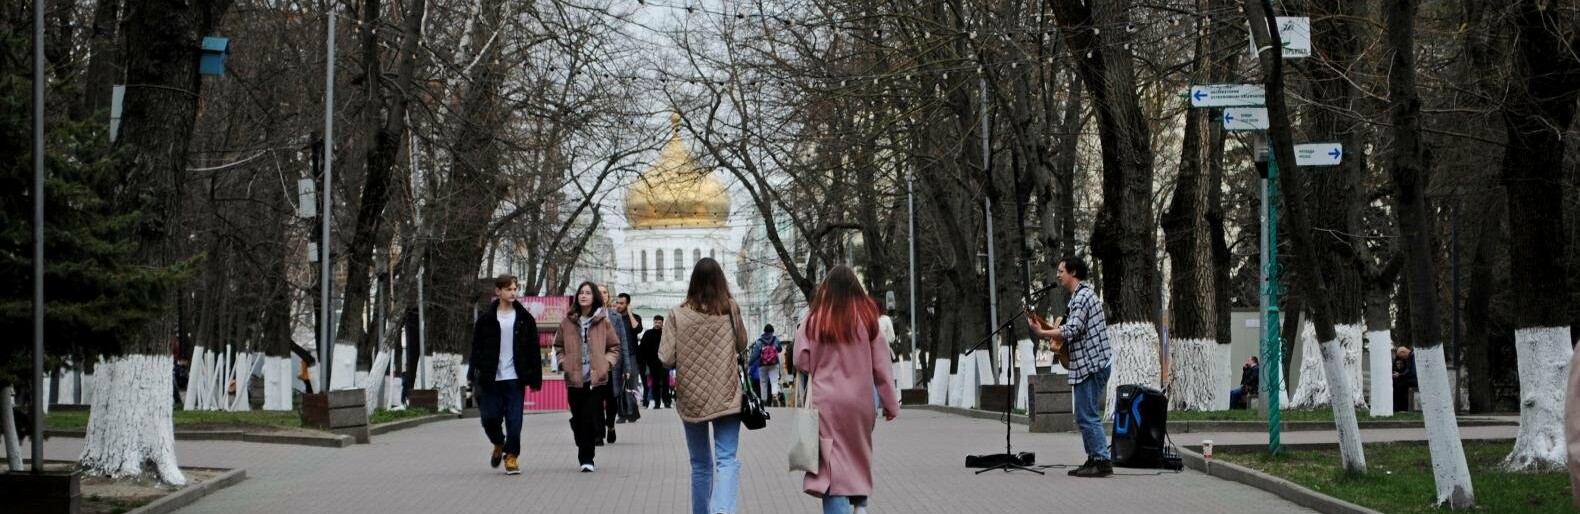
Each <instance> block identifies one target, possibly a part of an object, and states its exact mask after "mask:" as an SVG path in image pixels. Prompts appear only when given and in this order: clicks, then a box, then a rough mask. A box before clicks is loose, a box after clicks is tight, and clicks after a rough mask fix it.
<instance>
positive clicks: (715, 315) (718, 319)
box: [658, 258, 746, 514]
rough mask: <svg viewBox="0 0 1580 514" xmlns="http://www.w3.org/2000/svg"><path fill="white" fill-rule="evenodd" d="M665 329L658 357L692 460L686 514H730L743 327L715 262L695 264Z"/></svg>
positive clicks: (736, 470) (736, 481) (735, 483)
mask: <svg viewBox="0 0 1580 514" xmlns="http://www.w3.org/2000/svg"><path fill="white" fill-rule="evenodd" d="M664 323H665V326H664V329H663V335H662V339H661V340H660V343H659V347H658V358H659V360H660V361H662V362H663V363H664V366H665V367H669V368H674V370H675V402H676V404H677V405H676V410H677V411H678V413H679V414H680V420H681V422H682V425H683V426H684V428H685V432H686V450H687V451H688V452H689V453H690V455H691V512H692V514H734V512H735V500H736V492H737V490H738V489H739V488H740V462H739V461H738V460H737V459H736V455H735V451H736V448H737V447H738V446H739V442H740V431H741V423H740V416H739V413H740V411H741V385H740V382H739V379H738V378H737V377H736V369H737V368H736V367H737V366H739V362H740V361H739V359H741V358H742V356H741V353H742V352H743V351H744V350H746V325H745V324H744V323H743V322H742V320H741V314H740V308H739V307H737V306H736V305H735V300H734V299H732V297H731V295H730V286H729V282H727V281H726V280H725V277H724V270H723V268H720V267H719V263H718V261H715V260H713V259H712V258H703V259H701V260H699V261H697V265H696V266H695V267H694V268H692V270H691V284H690V286H689V287H688V288H687V290H686V301H685V302H683V303H681V304H680V306H678V307H675V308H673V309H670V311H669V314H668V315H666V316H665V317H664ZM710 428H711V429H712V437H711V438H710V437H709V433H708V432H709V429H710ZM710 439H711V440H710Z"/></svg>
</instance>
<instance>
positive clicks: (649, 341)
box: [637, 316, 672, 409]
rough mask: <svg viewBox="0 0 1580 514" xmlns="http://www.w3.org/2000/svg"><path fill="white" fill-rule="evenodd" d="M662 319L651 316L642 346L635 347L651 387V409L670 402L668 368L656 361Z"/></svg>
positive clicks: (667, 404) (643, 335) (661, 336)
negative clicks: (645, 367) (645, 369)
mask: <svg viewBox="0 0 1580 514" xmlns="http://www.w3.org/2000/svg"><path fill="white" fill-rule="evenodd" d="M663 334H664V317H663V316H653V328H650V329H648V330H647V332H646V333H644V334H642V344H641V345H638V346H637V355H639V356H641V358H642V362H644V363H645V365H646V366H647V378H648V380H649V381H651V382H652V383H653V384H652V387H653V408H655V409H657V408H659V404H663V406H664V407H665V408H668V407H669V406H670V402H671V401H672V400H671V399H670V398H669V368H665V367H664V363H663V362H660V361H659V360H658V345H659V343H660V342H661V341H662V340H663V337H664V336H663Z"/></svg>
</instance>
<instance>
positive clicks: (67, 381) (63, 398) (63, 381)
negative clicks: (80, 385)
mask: <svg viewBox="0 0 1580 514" xmlns="http://www.w3.org/2000/svg"><path fill="white" fill-rule="evenodd" d="M76 397H77V375H76V372H74V371H72V369H71V368H70V367H63V368H60V397H59V398H60V400H59V401H58V402H56V403H60V404H66V405H69V404H75V403H77V400H76Z"/></svg>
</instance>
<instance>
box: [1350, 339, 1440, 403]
mask: <svg viewBox="0 0 1580 514" xmlns="http://www.w3.org/2000/svg"><path fill="white" fill-rule="evenodd" d="M1366 349H1367V351H1368V352H1370V353H1371V358H1370V359H1371V368H1372V375H1371V383H1372V399H1371V403H1370V404H1369V406H1370V407H1371V415H1372V417H1374V418H1380V417H1388V416H1392V415H1393V332H1390V331H1387V330H1373V331H1370V332H1367V333H1366ZM1440 351H1441V350H1440Z"/></svg>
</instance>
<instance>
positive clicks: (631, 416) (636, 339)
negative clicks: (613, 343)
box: [614, 293, 650, 423]
mask: <svg viewBox="0 0 1580 514" xmlns="http://www.w3.org/2000/svg"><path fill="white" fill-rule="evenodd" d="M634 308H635V306H634V305H633V304H632V303H631V295H630V294H627V293H620V294H617V295H615V296H614V310H615V312H618V313H620V318H621V319H624V320H625V326H627V327H629V328H630V330H629V331H627V333H628V334H630V338H629V341H627V342H625V346H626V347H629V348H630V349H631V366H630V367H629V368H628V369H625V370H623V371H624V373H623V374H622V375H623V378H621V381H623V382H625V391H626V395H625V397H623V401H624V402H625V403H623V404H621V407H622V409H621V410H620V418H619V419H618V420H616V423H635V422H636V420H638V419H641V418H642V413H641V408H642V407H643V403H644V401H643V400H642V398H643V395H647V394H649V393H650V391H649V389H650V388H647V387H643V384H642V382H643V378H644V377H646V376H647V365H646V364H645V363H643V361H642V316H641V315H639V314H637V313H636V312H634V311H633V310H632V309H634Z"/></svg>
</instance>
